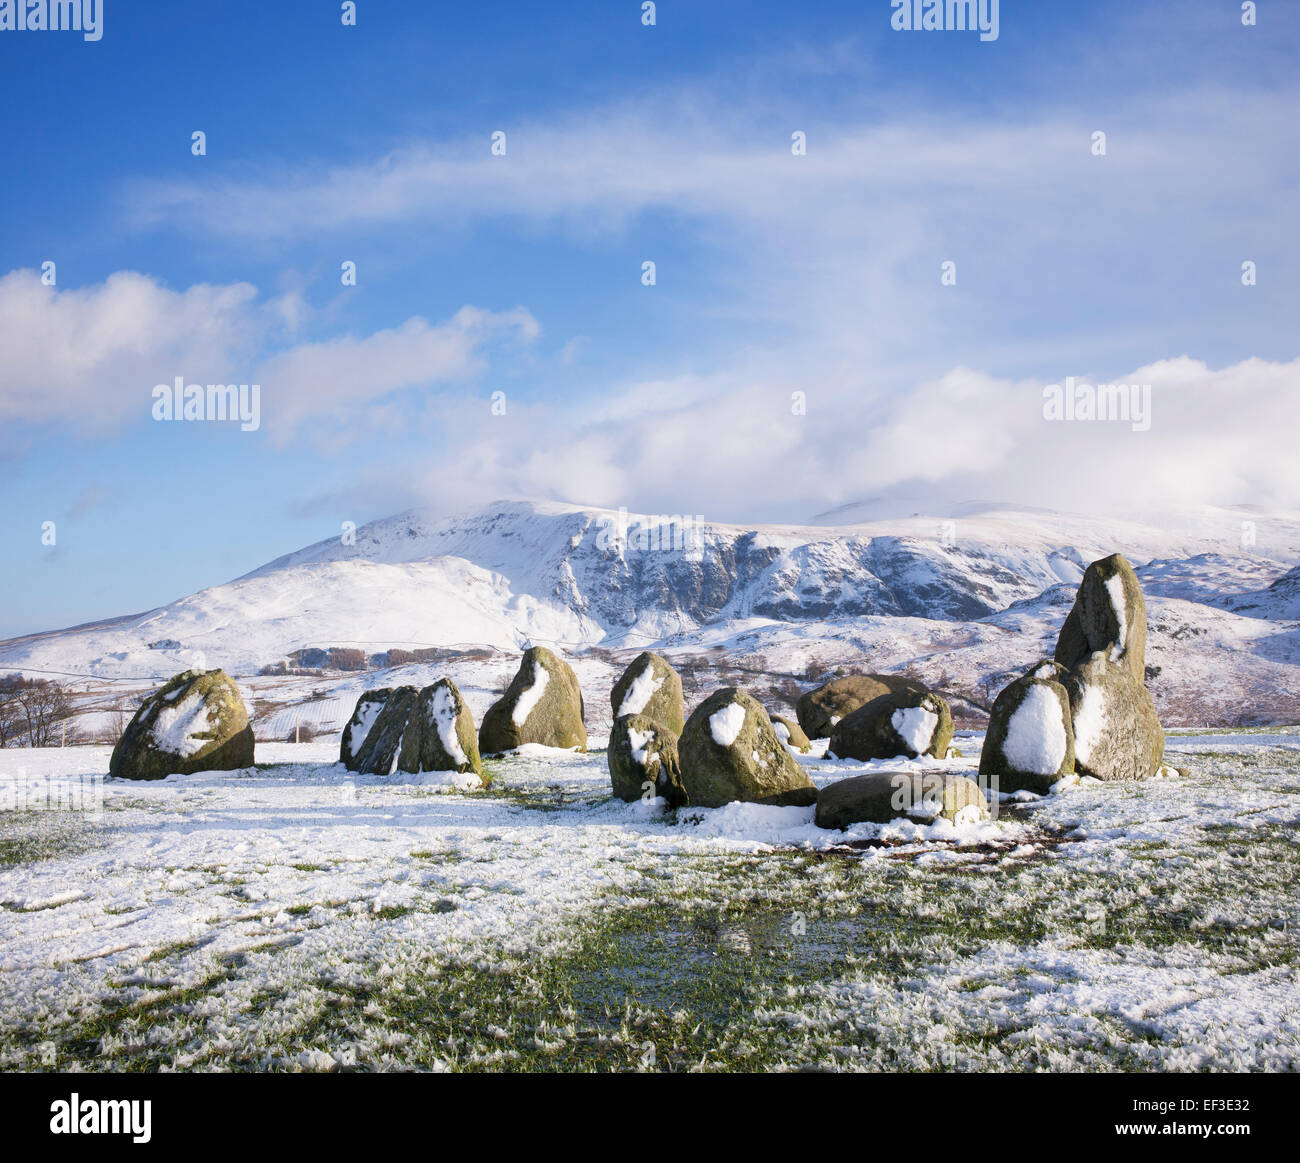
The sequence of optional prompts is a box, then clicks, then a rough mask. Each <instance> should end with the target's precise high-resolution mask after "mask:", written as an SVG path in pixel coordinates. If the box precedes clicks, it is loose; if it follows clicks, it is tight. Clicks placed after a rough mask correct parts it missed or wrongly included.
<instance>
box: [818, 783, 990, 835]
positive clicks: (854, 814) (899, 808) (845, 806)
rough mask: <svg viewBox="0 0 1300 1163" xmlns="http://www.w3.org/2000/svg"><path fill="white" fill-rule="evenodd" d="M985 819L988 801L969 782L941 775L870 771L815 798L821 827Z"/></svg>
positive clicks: (960, 822) (834, 785)
mask: <svg viewBox="0 0 1300 1163" xmlns="http://www.w3.org/2000/svg"><path fill="white" fill-rule="evenodd" d="M940 817H942V818H943V819H945V820H951V821H952V822H953V823H958V824H964V823H972V822H975V821H978V820H987V819H988V818H989V806H988V800H987V799H985V796H984V792H983V791H982V790H981V789H980V786H979V784H977V783H976V782H975V781H974V780H973V779H968V778H967V777H966V776H964V775H954V774H953V773H952V772H945V771H924V772H921V771H873V772H870V773H869V774H867V775H855V776H853V777H852V778H850V779H842V780H839V781H838V782H837V783H832V784H827V785H826V787H824V788H822V789H821V791H819V792H818V793H817V815H816V823H817V826H818V827H819V828H847V827H848V826H849V825H850V824H859V823H867V824H887V823H889V821H890V820H897V819H900V818H905V819H910V820H914V821H916V822H917V823H921V824H931V823H933V822H934V821H935V820H937V819H939V818H940Z"/></svg>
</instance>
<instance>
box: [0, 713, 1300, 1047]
mask: <svg viewBox="0 0 1300 1163" xmlns="http://www.w3.org/2000/svg"><path fill="white" fill-rule="evenodd" d="M603 742H604V740H603V739H593V740H592V746H593V748H596V747H600V746H603ZM956 743H957V745H958V746H960V747H961V748H962V749H963V751H964V752H965V758H964V759H960V760H953V761H949V762H947V763H946V764H942V765H936V766H944V767H947V768H949V769H957V770H963V771H968V772H969V771H972V770H973V769H974V767H975V766H976V763H977V757H978V748H979V738H978V736H975V737H969V736H967V737H961V738H958V739H957V740H956ZM337 751H338V743H337V739H326V740H321V741H318V742H315V743H311V744H301V745H292V744H259V748H258V754H259V758H260V759H261V760H262V762H260V763H259V765H258V766H257V767H256V768H253V769H248V770H246V771H243V772H234V773H210V774H202V775H195V776H189V777H176V776H173V777H171V778H169V779H167V780H165V781H162V782H159V783H152V784H144V783H129V782H124V781H107V780H106V781H104V783H103V785H102V797H103V804H102V811H99V812H84V811H76V812H74V811H67V810H32V805H34V804H36V803H38V802H39V798H40V797H42V796H46V795H50V794H53V793H57V792H58V790H59V789H60V787H62V790H63V792H64V793H65V799H66V793H67V792H69V791H70V790H71V789H72V788H73V787H78V788H83V789H84V787H85V786H86V785H85V783H83V782H80V781H83V780H85V779H87V778H92V777H96V776H102V775H103V773H104V772H105V771H106V770H107V766H108V756H109V749H108V748H98V747H82V748H67V749H65V750H46V751H25V750H0V789H2V790H3V793H4V794H5V795H6V796H7V797H8V800H7V804H6V810H3V811H0V1069H6V1070H14V1069H62V1070H81V1069H86V1070H159V1069H162V1070H173V1069H175V1070H195V1069H198V1070H211V1069H217V1070H224V1069H240V1070H246V1069H276V1070H280V1069H285V1070H299V1069H304V1070H336V1069H345V1070H346V1069H362V1070H388V1069H419V1070H466V1069H566V1070H567V1069H576V1070H583V1069H598V1070H605V1069H620V1070H635V1069H643V1070H665V1069H667V1070H717V1069H831V1070H841V1069H866V1070H871V1069H917V1070H945V1069H957V1070H985V1069H988V1070H1036V1069H1048V1070H1071V1069H1073V1070H1079V1069H1089V1070H1094V1069H1099V1070H1153V1069H1173V1070H1207V1069H1208V1070H1241V1069H1256V1070H1258V1069H1264V1070H1295V1069H1297V1068H1300V974H1298V970H1297V962H1298V958H1297V940H1296V934H1297V926H1298V925H1300V894H1298V892H1297V889H1298V888H1300V872H1298V870H1297V868H1298V864H1300V861H1298V859H1297V857H1298V856H1300V852H1298V851H1297V837H1298V835H1300V833H1298V832H1297V824H1298V823H1300V734H1297V733H1295V732H1294V731H1292V730H1284V731H1270V732H1262V733H1254V734H1249V735H1247V734H1233V733H1214V734H1205V735H1194V736H1193V735H1183V736H1177V735H1175V736H1171V739H1170V751H1169V758H1170V760H1171V761H1172V762H1174V763H1178V764H1179V765H1181V766H1185V767H1187V768H1189V769H1190V774H1189V775H1187V776H1177V777H1171V778H1163V779H1156V780H1151V781H1148V782H1146V783H1137V784H1127V785H1109V786H1107V785H1100V784H1096V783H1082V784H1076V785H1074V786H1071V787H1068V788H1065V789H1064V790H1062V791H1060V792H1059V793H1057V794H1054V795H1052V796H1049V797H1046V798H1043V799H1036V798H1033V797H1028V796H1024V795H1022V796H1021V797H1019V798H1018V799H1017V801H1015V802H1012V801H1004V802H1003V803H1002V804H1001V805H1000V811H999V813H998V817H997V819H996V820H995V821H993V822H992V823H985V824H977V825H968V826H963V827H961V828H954V827H953V826H952V825H949V824H946V823H941V824H939V825H935V826H929V827H922V826H918V825H914V824H910V823H905V822H901V821H900V822H896V823H894V824H891V825H888V826H883V827H882V826H875V825H859V826H857V827H855V828H854V829H852V830H850V831H849V832H847V833H839V832H826V831H822V830H821V829H818V828H816V827H815V826H814V825H813V823H812V814H813V810H812V809H811V808H764V807H758V806H754V805H740V804H733V805H731V806H729V807H726V808H721V809H716V810H706V809H688V810H683V811H679V812H677V813H676V814H672V813H668V812H665V811H664V810H662V808H661V807H660V806H656V805H646V804H633V805H627V804H624V803H622V802H621V801H617V800H613V799H611V798H610V795H609V777H608V774H607V771H606V767H605V757H604V754H603V752H602V751H600V750H594V751H592V752H591V753H588V754H586V755H578V754H570V753H565V752H559V751H553V750H548V749H544V748H538V747H529V748H525V749H524V751H523V753H521V754H519V755H516V756H510V757H507V758H506V759H503V760H500V761H497V762H492V763H489V764H488V768H489V771H490V773H491V775H492V777H493V784H492V786H491V788H490V789H488V790H486V791H481V792H473V793H464V792H458V791H455V790H454V789H450V788H448V787H445V786H442V785H441V784H440V782H439V780H438V779H437V778H436V777H431V776H424V777H415V776H404V775H399V776H397V777H394V778H391V779H387V778H381V777H375V776H357V775H353V774H351V773H349V772H347V771H345V770H344V769H343V768H342V767H341V766H339V765H337V764H336V763H334V762H333V760H334V759H335V758H336V757H337ZM804 762H805V763H806V765H807V766H808V768H809V769H810V771H811V774H812V776H813V779H814V781H815V782H817V783H818V784H823V783H826V782H829V781H831V780H834V779H838V778H842V777H844V776H845V775H848V774H858V773H861V772H862V771H864V770H866V769H867V768H868V766H870V765H864V764H860V763H855V762H852V761H842V762H841V761H828V760H825V759H821V758H805V760H804ZM875 766H885V765H875ZM888 766H891V767H897V766H900V764H898V763H897V762H893V763H890V764H889V765H888ZM13 804H17V805H18V807H12V806H9V805H13ZM23 805H27V807H26V808H24V807H23Z"/></svg>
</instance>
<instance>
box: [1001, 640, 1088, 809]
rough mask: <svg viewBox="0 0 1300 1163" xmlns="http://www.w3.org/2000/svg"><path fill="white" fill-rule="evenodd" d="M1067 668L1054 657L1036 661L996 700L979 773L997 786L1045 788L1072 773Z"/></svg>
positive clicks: (1013, 789)
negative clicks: (1053, 658)
mask: <svg viewBox="0 0 1300 1163" xmlns="http://www.w3.org/2000/svg"><path fill="white" fill-rule="evenodd" d="M1068 673H1069V672H1068V671H1067V670H1066V669H1065V668H1064V667H1063V666H1061V665H1059V664H1058V663H1055V662H1040V663H1037V664H1036V665H1034V666H1033V667H1031V668H1030V670H1029V671H1028V673H1026V674H1024V675H1022V676H1021V677H1020V678H1018V679H1016V680H1015V681H1014V682H1012V683H1009V684H1008V685H1007V686H1006V687H1005V688H1004V689H1003V690H1002V692H1001V693H1000V694H999V695H998V697H997V699H996V700H995V701H994V703H993V710H992V712H991V713H990V715H989V725H988V730H987V731H986V732H985V735H984V749H983V751H981V753H980V775H983V776H987V777H989V780H990V781H991V782H992V784H993V786H995V787H996V788H997V790H998V791H1001V792H1016V791H1032V792H1038V793H1039V794H1042V793H1044V792H1046V791H1048V790H1049V789H1050V788H1051V786H1052V784H1054V783H1056V781H1057V780H1059V779H1063V778H1064V777H1065V776H1067V775H1070V774H1072V773H1073V771H1074V723H1073V719H1072V716H1071V712H1070V696H1069V693H1068V692H1067V691H1066V689H1065V687H1064V685H1063V682H1064V679H1065V677H1066V675H1067V674H1068ZM993 781H995V782H993Z"/></svg>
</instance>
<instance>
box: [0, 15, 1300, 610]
mask: <svg viewBox="0 0 1300 1163" xmlns="http://www.w3.org/2000/svg"><path fill="white" fill-rule="evenodd" d="M339 7H340V6H339V4H337V3H333V2H331V0H323V2H321V3H315V2H307V0H302V2H296V3H275V4H272V3H252V2H227V3H221V4H216V3H213V4H197V3H196V4H184V5H163V4H161V3H159V4H144V3H134V4H128V3H125V2H117V3H115V2H114V0H106V4H105V18H104V35H103V39H102V40H101V41H99V42H97V43H85V42H83V41H82V40H81V39H80V38H79V37H78V36H77V35H76V34H74V33H36V32H21V33H20V32H0V91H2V92H3V101H4V108H5V109H6V110H7V111H10V112H9V115H8V116H6V118H5V121H4V124H3V126H2V127H0V165H3V168H4V172H5V173H6V175H7V176H8V178H7V180H6V182H5V184H4V186H3V188H2V189H0V421H2V422H3V428H2V430H0V431H2V435H0V449H3V455H4V458H5V463H6V469H7V471H6V472H5V474H4V479H3V484H2V485H0V488H3V490H4V505H3V508H2V510H0V512H2V514H3V515H2V516H0V521H2V522H3V535H4V537H5V543H6V545H8V546H9V553H7V554H6V558H7V565H8V568H7V569H6V570H4V572H3V576H2V577H0V587H3V589H2V592H0V599H2V600H0V611H2V612H0V634H3V635H12V634H18V633H24V632H28V631H34V630H39V629H45V628H51V627H54V626H59V625H66V624H70V623H73V622H79V621H85V620H90V619H94V618H99V617H107V616H111V615H115V614H119V613H125V612H130V611H135V610H140V609H145V608H148V607H150V606H153V605H157V604H160V603H163V602H166V601H169V600H172V599H174V598H176V597H179V596H181V595H182V594H185V593H188V592H191V591H193V590H195V589H198V588H201V587H203V586H206V585H211V584H216V583H218V582H221V581H224V580H227V579H229V578H230V577H233V576H236V575H238V574H240V573H243V572H245V571H247V570H249V569H252V568H254V567H256V566H257V565H259V564H261V563H262V562H264V561H265V560H267V559H269V558H271V557H273V556H276V555H278V554H280V553H282V552H286V551H288V550H290V549H293V548H296V547H298V546H300V545H302V544H306V543H308V542H311V541H314V540H318V539H320V538H323V537H328V536H332V535H335V534H337V533H338V531H339V528H340V526H341V524H342V522H344V521H356V522H358V523H359V522H362V521H365V520H368V519H371V518H374V517H380V516H384V515H387V514H388V513H390V512H392V511H395V510H396V509H399V508H402V507H405V506H407V505H412V504H429V505H432V506H434V507H437V508H440V509H442V510H444V511H449V512H450V511H454V510H457V509H460V508H465V507H468V506H470V505H474V504H478V503H482V502H485V501H488V500H490V499H492V498H493V497H497V496H506V495H524V496H537V497H546V498H554V499H561V500H568V501H573V502H578V503H593V504H602V505H609V506H614V507H617V506H618V505H626V506H627V507H628V508H630V509H632V510H634V511H635V510H640V511H651V512H669V513H672V512H697V513H702V514H703V515H705V516H706V517H707V518H709V519H714V520H744V521H754V520H790V521H795V520H800V519H802V518H806V517H809V516H811V515H812V514H815V513H818V512H821V511H823V510H825V509H828V508H831V507H833V506H836V505H840V504H844V503H846V502H852V501H855V500H859V499H862V498H867V497H880V498H884V500H885V502H886V503H888V504H890V505H893V507H895V508H897V509H898V510H900V511H908V512H911V511H916V510H917V509H919V508H926V507H927V506H933V507H935V508H939V507H942V505H943V504H944V503H947V502H950V501H956V500H963V499H969V498H972V497H987V498H996V499H1006V500H1016V501H1022V502H1026V503H1038V504H1046V505H1052V506H1055V507H1061V508H1071V509H1074V510H1076V511H1088V510H1089V509H1091V508H1096V509H1098V510H1102V509H1107V508H1124V507H1128V508H1130V509H1131V508H1133V507H1135V506H1137V505H1138V502H1139V501H1140V502H1141V503H1142V504H1143V505H1149V506H1150V507H1151V508H1156V507H1158V506H1159V505H1161V504H1176V503H1216V504H1231V503H1254V504H1261V505H1266V506H1285V507H1294V506H1296V505H1297V500H1296V492H1297V483H1298V482H1297V478H1296V472H1297V470H1296V469H1295V468H1294V467H1293V462H1294V461H1295V459H1296V458H1295V457H1294V455H1293V452H1292V450H1291V447H1290V445H1291V441H1292V438H1293V434H1294V432H1295V430H1296V428H1295V424H1296V422H1297V421H1300V413H1297V411H1296V408H1297V403H1296V401H1297V399H1300V390H1298V389H1300V371H1298V368H1300V365H1298V364H1297V362H1296V361H1297V356H1298V355H1300V352H1297V350H1296V346H1297V343H1296V328H1295V323H1294V321H1295V319H1296V318H1297V316H1298V315H1300V290H1298V289H1297V288H1298V287H1300V281H1298V280H1297V277H1296V260H1297V258H1298V257H1300V256H1298V255H1297V245H1296V226H1295V208H1296V205H1297V197H1296V195H1297V172H1298V169H1300V164H1298V163H1300V150H1298V149H1297V145H1296V134H1295V128H1294V126H1295V114H1296V110H1297V85H1296V68H1295V61H1296V59H1297V50H1298V49H1300V6H1297V5H1291V4H1284V3H1281V2H1280V0H1274V2H1272V3H1265V4H1262V5H1261V6H1260V8H1261V11H1260V13H1259V24H1258V25H1257V26H1256V27H1253V28H1247V27H1243V26H1242V24H1241V21H1240V5H1239V4H1237V3H1221V2H1217V0H1206V2H1174V0H1170V2H1168V3H1151V4H1145V5H1143V4H1135V3H1104V2H1102V3H1087V4H1069V3H1052V4H1044V3H1032V4H1031V3H1015V2H1014V0H1004V2H1003V3H1002V4H1001V5H1000V35H999V37H998V39H997V40H996V41H992V42H989V43H981V42H980V40H979V39H978V37H977V36H976V35H974V34H968V33H958V32H944V33H900V32H894V31H893V30H891V28H890V6H889V4H888V3H887V0H882V2H874V0H865V2H864V0H859V2H857V3H838V2H823V3H819V4H817V5H809V6H802V7H799V6H791V5H788V4H784V3H753V2H751V3H740V2H727V0H716V2H708V3H698V2H697V3H682V2H673V0H669V2H667V3H661V4H659V5H658V9H657V24H656V26H655V27H653V28H647V27H644V26H643V25H642V23H641V19H640V4H639V3H634V2H631V3H623V2H616V0H604V2H602V3H566V4H550V5H548V4H535V3H527V4H524V3H480V4H474V5H465V6H454V5H442V4H439V5H428V4H422V3H413V2H412V3H405V2H397V0H385V2H383V3H380V2H379V0H361V2H360V3H359V5H358V24H357V26H356V27H355V28H348V27H344V26H343V25H342V24H341V22H340V20H339ZM195 130H202V131H203V132H204V133H205V134H206V135H207V146H208V152H207V156H205V157H195V156H193V155H192V153H191V149H190V145H191V133H192V132H193V131H195ZM497 130H501V131H504V132H505V133H506V135H507V138H506V141H507V150H506V156H504V157H493V156H492V155H491V152H490V140H491V134H492V133H493V132H494V131H497ZM1097 130H1101V131H1103V132H1105V133H1106V135H1107V153H1106V156H1104V157H1098V156H1095V155H1094V153H1093V152H1092V148H1091V140H1092V138H1091V135H1092V134H1093V133H1094V132H1095V131H1097ZM794 131H802V132H803V133H805V134H806V135H807V153H806V155H805V156H802V157H796V156H794V155H793V154H792V153H791V148H790V142H791V134H792V133H793V132H794ZM345 260H347V261H353V262H355V263H356V264H357V269H358V279H357V285H356V286H355V287H344V286H342V285H341V283H340V277H339V274H340V264H341V263H342V262H343V261H345ZM646 260H651V261H654V262H655V263H656V268H657V282H656V285H655V286H653V287H646V286H643V285H642V282H641V264H642V263H643V262H644V261H646ZM1245 260H1250V261H1254V262H1256V263H1257V265H1258V283H1257V285H1255V286H1253V287H1249V288H1247V287H1243V285H1242V283H1241V278H1240V269H1241V263H1242V262H1243V261H1245ZM46 261H54V262H55V263H56V264H57V282H56V284H55V286H54V287H52V288H51V287H43V286H42V285H41V283H40V278H39V272H40V270H41V266H42V263H44V262H46ZM944 261H952V262H955V263H956V269H957V284H956V285H955V286H943V285H941V283H940V277H939V275H940V264H941V263H942V262H944ZM1139 373H1141V374H1140V375H1139ZM177 375H180V376H183V377H185V378H186V380H187V382H193V383H201V384H206V383H210V382H214V381H215V382H235V383H239V382H249V383H251V382H260V383H261V385H262V424H261V427H260V429H259V430H258V431H256V432H241V431H240V430H239V429H238V426H236V425H231V424H222V423H220V422H211V423H192V424H166V423H158V422H156V421H154V420H152V419H151V416H150V408H151V405H152V398H151V390H152V388H153V387H154V385H155V384H157V383H159V382H171V380H172V379H173V378H174V377H175V376H177ZM1067 376H1078V377H1093V378H1094V380H1106V381H1110V380H1117V379H1124V378H1140V379H1142V381H1143V382H1149V383H1152V384H1153V385H1154V389H1153V392H1154V400H1155V405H1154V413H1153V423H1152V425H1151V428H1150V430H1149V431H1146V432H1134V431H1131V430H1130V429H1129V428H1128V427H1127V426H1117V425H1110V426H1108V427H1107V426H1101V425H1092V426H1086V425H1084V426H1077V425H1076V426H1065V425H1057V426H1055V427H1050V426H1049V427H1045V426H1044V421H1043V418H1042V412H1041V389H1042V386H1043V385H1046V384H1050V383H1056V382H1060V381H1062V380H1063V379H1064V378H1065V377H1067ZM494 391H503V392H505V393H506V399H507V408H506V414H505V415H504V416H494V415H493V414H492V413H491V411H490V408H489V400H490V398H491V395H492V393H493V392H494ZM795 391H801V392H803V393H805V397H806V413H807V414H806V415H801V416H795V415H793V414H792V410H791V400H792V393H793V392H795ZM47 521H53V522H55V525H56V530H57V542H56V544H55V545H54V546H48V545H43V544H42V543H41V531H42V526H43V523H44V522H47Z"/></svg>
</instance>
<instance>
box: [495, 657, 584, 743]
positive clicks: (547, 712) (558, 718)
mask: <svg viewBox="0 0 1300 1163" xmlns="http://www.w3.org/2000/svg"><path fill="white" fill-rule="evenodd" d="M584 720H585V714H584V707H583V704H582V690H581V688H580V687H579V686H578V676H577V675H576V674H574V673H573V668H572V667H571V666H570V665H569V664H568V663H567V662H564V661H563V660H562V659H560V658H558V657H556V655H555V654H554V653H552V652H551V651H550V650H547V649H546V647H545V646H533V647H530V648H529V649H528V650H526V651H525V652H524V657H523V659H522V660H521V661H520V663H519V669H518V671H516V672H515V677H514V678H513V679H511V680H510V685H509V686H508V687H506V691H505V694H503V695H502V696H501V697H500V698H499V699H497V701H496V702H495V703H493V704H492V705H491V706H490V707H489V708H488V711H487V714H485V715H484V716H483V724H482V726H481V727H480V728H479V733H478V746H479V751H480V752H481V753H482V754H484V755H499V754H501V753H502V752H503V751H513V750H514V749H515V748H516V747H521V746H523V744H525V743H540V744H542V745H543V746H545V747H563V748H566V749H573V748H583V749H585V748H586V746H587V728H586V724H585V721H584Z"/></svg>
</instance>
